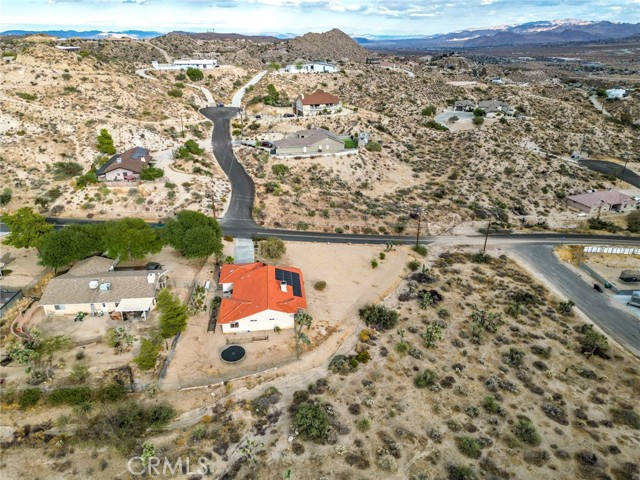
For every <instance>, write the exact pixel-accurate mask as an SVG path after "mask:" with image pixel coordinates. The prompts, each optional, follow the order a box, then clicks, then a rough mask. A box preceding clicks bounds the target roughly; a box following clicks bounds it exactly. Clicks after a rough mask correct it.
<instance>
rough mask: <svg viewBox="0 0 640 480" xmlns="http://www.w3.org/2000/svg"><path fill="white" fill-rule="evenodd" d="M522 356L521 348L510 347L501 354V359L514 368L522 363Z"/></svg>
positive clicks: (523, 354)
mask: <svg viewBox="0 0 640 480" xmlns="http://www.w3.org/2000/svg"><path fill="white" fill-rule="evenodd" d="M524 356H525V353H524V352H523V351H522V350H520V349H518V348H513V347H511V348H510V349H509V351H508V352H507V353H504V354H503V355H502V359H503V360H504V363H506V364H507V365H509V366H511V367H514V368H516V367H519V366H520V365H522V361H523V359H524Z"/></svg>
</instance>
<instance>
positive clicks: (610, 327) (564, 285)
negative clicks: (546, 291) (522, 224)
mask: <svg viewBox="0 0 640 480" xmlns="http://www.w3.org/2000/svg"><path fill="white" fill-rule="evenodd" d="M512 249H513V250H514V251H515V252H516V253H517V254H518V255H519V256H520V257H521V258H522V259H524V260H525V261H526V262H527V263H528V264H529V266H530V267H531V268H532V269H533V270H535V271H537V272H538V273H540V275H541V276H542V278H543V279H544V281H547V282H550V283H551V284H552V285H553V286H554V287H555V288H556V289H557V290H559V291H560V292H561V293H562V294H563V295H564V296H566V298H568V299H571V300H573V301H574V302H575V303H576V307H577V308H579V309H580V310H582V311H583V312H584V313H585V314H586V315H587V316H588V317H589V318H590V319H591V320H592V321H593V323H595V324H596V325H597V326H598V327H600V328H601V329H602V330H603V331H604V332H605V333H606V334H607V335H609V336H610V337H612V338H614V339H616V341H618V342H619V343H620V344H622V345H623V346H624V347H625V348H627V349H628V350H629V351H631V352H632V353H633V354H634V355H636V356H637V357H640V320H638V319H637V318H636V317H634V316H633V315H631V314H630V313H627V312H625V311H623V310H622V309H621V308H618V307H617V306H615V305H614V303H613V300H611V299H610V298H609V296H608V294H603V293H598V292H597V291H595V290H594V289H593V287H592V286H591V285H590V284H588V283H587V282H585V281H584V280H583V279H582V278H581V277H580V276H579V275H578V274H576V273H575V272H573V271H572V270H570V269H569V268H567V267H566V266H565V265H564V264H562V263H561V262H559V261H558V260H557V259H556V257H555V256H554V255H553V246H552V245H526V246H525V245H516V246H513V247H512Z"/></svg>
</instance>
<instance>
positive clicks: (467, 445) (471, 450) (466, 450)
mask: <svg viewBox="0 0 640 480" xmlns="http://www.w3.org/2000/svg"><path fill="white" fill-rule="evenodd" d="M456 444H457V446H458V450H459V451H460V453H462V454H463V455H464V456H466V457H469V458H480V456H481V455H482V450H481V448H480V443H478V441H477V440H476V439H475V438H472V437H467V436H462V437H458V438H456Z"/></svg>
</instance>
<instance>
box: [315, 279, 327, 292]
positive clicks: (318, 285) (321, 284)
mask: <svg viewBox="0 0 640 480" xmlns="http://www.w3.org/2000/svg"><path fill="white" fill-rule="evenodd" d="M313 288H315V289H316V290H318V291H319V292H322V291H323V290H324V289H325V288H327V282H325V281H324V280H320V281H319V282H316V283H314V284H313Z"/></svg>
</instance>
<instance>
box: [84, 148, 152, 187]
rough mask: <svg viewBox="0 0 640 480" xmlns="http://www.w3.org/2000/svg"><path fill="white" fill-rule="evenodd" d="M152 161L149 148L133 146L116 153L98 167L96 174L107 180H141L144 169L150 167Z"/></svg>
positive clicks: (100, 178) (99, 177)
mask: <svg viewBox="0 0 640 480" xmlns="http://www.w3.org/2000/svg"><path fill="white" fill-rule="evenodd" d="M152 162H153V157H152V156H151V155H149V150H147V149H146V148H142V147H133V148H130V149H129V150H127V151H124V152H122V153H116V154H115V155H114V156H113V157H111V158H110V159H109V160H108V161H107V163H105V164H104V165H102V166H101V167H100V168H99V169H98V171H97V172H96V175H97V176H98V180H101V181H107V182H117V181H122V180H129V181H134V180H139V179H140V172H141V171H142V169H143V168H145V167H149V166H150V165H151V163H152Z"/></svg>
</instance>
